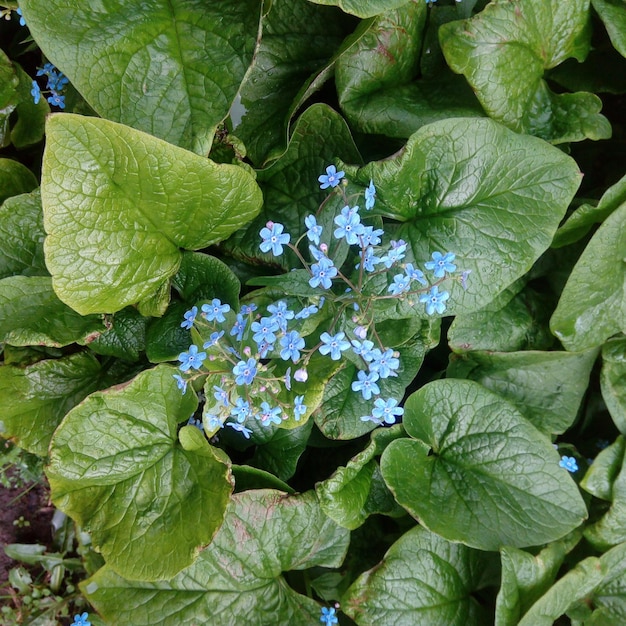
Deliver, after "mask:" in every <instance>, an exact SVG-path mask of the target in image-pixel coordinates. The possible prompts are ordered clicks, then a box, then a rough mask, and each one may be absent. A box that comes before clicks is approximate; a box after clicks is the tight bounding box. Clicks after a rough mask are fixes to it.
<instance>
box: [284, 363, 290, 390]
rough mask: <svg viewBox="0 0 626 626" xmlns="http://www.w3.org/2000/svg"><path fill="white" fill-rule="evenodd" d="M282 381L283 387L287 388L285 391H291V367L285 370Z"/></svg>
mask: <svg viewBox="0 0 626 626" xmlns="http://www.w3.org/2000/svg"><path fill="white" fill-rule="evenodd" d="M283 380H284V382H285V387H286V388H287V391H291V367H288V368H287V371H286V372H285V378H284V379H283Z"/></svg>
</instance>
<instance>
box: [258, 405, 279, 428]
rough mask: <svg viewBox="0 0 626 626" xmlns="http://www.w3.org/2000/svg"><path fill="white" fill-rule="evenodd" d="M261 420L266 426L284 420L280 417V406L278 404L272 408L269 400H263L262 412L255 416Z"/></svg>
mask: <svg viewBox="0 0 626 626" xmlns="http://www.w3.org/2000/svg"><path fill="white" fill-rule="evenodd" d="M255 417H256V418H257V419H258V420H260V421H261V424H263V425H264V426H266V425H267V424H280V423H281V422H282V420H281V418H280V407H278V406H276V407H274V408H271V407H270V405H269V404H268V403H267V402H261V413H259V414H258V415H256V416H255Z"/></svg>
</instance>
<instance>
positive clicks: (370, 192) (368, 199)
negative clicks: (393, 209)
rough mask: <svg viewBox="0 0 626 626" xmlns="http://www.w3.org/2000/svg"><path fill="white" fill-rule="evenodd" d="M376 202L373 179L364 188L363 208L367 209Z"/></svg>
mask: <svg viewBox="0 0 626 626" xmlns="http://www.w3.org/2000/svg"><path fill="white" fill-rule="evenodd" d="M375 202H376V187H374V181H372V180H370V184H369V187H367V189H366V190H365V210H366V211H369V210H370V209H372V208H373V207H374V203H375Z"/></svg>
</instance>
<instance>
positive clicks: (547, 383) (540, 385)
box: [447, 349, 598, 435]
mask: <svg viewBox="0 0 626 626" xmlns="http://www.w3.org/2000/svg"><path fill="white" fill-rule="evenodd" d="M597 356H598V350H597V349H592V350H588V351H586V352H579V353H572V352H538V351H533V350H527V351H524V352H491V351H488V352H469V353H467V354H464V355H463V356H461V357H455V358H454V359H452V360H451V363H450V366H449V367H448V371H447V376H448V378H468V379H470V380H475V381H476V382H478V383H480V384H481V385H483V387H486V388H487V389H490V390H491V391H493V392H495V393H497V394H499V395H500V396H502V397H503V398H506V399H507V400H508V401H509V402H511V403H512V404H514V405H515V406H516V407H517V408H518V410H519V411H520V413H521V414H522V415H523V416H524V417H525V418H526V419H527V420H528V421H529V422H531V424H533V426H535V427H536V428H537V429H538V430H540V431H541V432H543V433H546V434H547V435H552V434H554V435H558V434H562V433H564V432H565V431H566V430H567V429H568V428H569V427H570V426H571V425H572V424H573V422H574V420H575V419H576V416H577V414H578V410H579V408H580V403H581V401H582V399H583V396H584V395H585V392H586V391H587V386H588V384H589V375H590V374H591V368H592V367H593V364H594V362H595V360H596V357H597Z"/></svg>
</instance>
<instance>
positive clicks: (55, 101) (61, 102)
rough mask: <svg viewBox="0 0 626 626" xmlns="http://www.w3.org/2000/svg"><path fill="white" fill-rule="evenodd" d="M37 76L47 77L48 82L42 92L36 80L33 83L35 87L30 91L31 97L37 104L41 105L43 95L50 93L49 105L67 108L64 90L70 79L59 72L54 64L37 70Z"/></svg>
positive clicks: (47, 64) (48, 64)
mask: <svg viewBox="0 0 626 626" xmlns="http://www.w3.org/2000/svg"><path fill="white" fill-rule="evenodd" d="M37 76H47V77H48V82H47V83H46V89H45V90H44V91H42V90H41V89H40V87H39V84H38V83H37V81H36V80H34V81H33V87H32V89H31V90H30V95H31V96H32V97H33V101H34V103H35V104H39V100H41V94H42V93H49V94H50V95H49V96H48V97H47V100H48V103H49V104H51V105H52V106H56V107H59V108H60V109H64V108H65V96H64V95H63V93H62V92H63V90H64V89H65V86H66V85H67V84H68V83H69V79H68V78H67V76H65V75H64V74H63V73H62V72H58V71H57V70H56V68H55V67H54V65H52V63H46V64H45V65H44V66H43V67H41V68H39V69H38V70H37Z"/></svg>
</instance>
